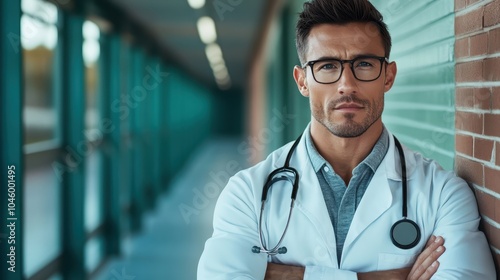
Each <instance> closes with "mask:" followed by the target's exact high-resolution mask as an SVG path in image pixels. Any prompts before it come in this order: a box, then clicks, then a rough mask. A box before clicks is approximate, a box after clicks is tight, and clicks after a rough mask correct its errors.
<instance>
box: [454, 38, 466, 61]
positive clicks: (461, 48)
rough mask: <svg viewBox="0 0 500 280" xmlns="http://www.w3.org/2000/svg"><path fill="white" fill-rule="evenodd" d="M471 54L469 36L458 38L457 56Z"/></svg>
mask: <svg viewBox="0 0 500 280" xmlns="http://www.w3.org/2000/svg"><path fill="white" fill-rule="evenodd" d="M468 56H469V37H465V38H462V39H458V40H457V41H456V42H455V57H456V58H460V57H468Z"/></svg>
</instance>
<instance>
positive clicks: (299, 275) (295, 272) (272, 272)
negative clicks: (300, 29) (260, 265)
mask: <svg viewBox="0 0 500 280" xmlns="http://www.w3.org/2000/svg"><path fill="white" fill-rule="evenodd" d="M304 272H305V268H304V267H301V266H293V265H283V264H275V263H268V264H267V270H266V278H265V280H285V279H286V280H302V279H304Z"/></svg>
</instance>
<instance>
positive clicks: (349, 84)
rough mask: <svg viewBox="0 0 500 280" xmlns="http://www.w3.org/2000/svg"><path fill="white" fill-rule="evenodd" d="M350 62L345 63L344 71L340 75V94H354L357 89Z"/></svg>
mask: <svg viewBox="0 0 500 280" xmlns="http://www.w3.org/2000/svg"><path fill="white" fill-rule="evenodd" d="M350 66H351V65H350V64H349V63H346V64H344V71H342V75H341V76H340V79H339V81H338V82H337V83H338V89H337V90H338V92H339V93H340V94H352V93H356V91H357V84H356V78H355V77H354V73H353V72H352V69H351V67H350Z"/></svg>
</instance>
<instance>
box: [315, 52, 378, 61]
mask: <svg viewBox="0 0 500 280" xmlns="http://www.w3.org/2000/svg"><path fill="white" fill-rule="evenodd" d="M367 56H376V57H379V56H380V55H377V54H374V53H360V54H356V55H355V56H353V57H352V58H350V59H356V58H358V57H367ZM328 59H337V60H349V59H342V58H340V57H338V56H321V57H319V58H317V59H313V60H312V61H316V60H328Z"/></svg>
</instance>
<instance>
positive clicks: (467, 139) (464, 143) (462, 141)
mask: <svg viewBox="0 0 500 280" xmlns="http://www.w3.org/2000/svg"><path fill="white" fill-rule="evenodd" d="M473 143H474V139H473V138H472V136H469V135H464V134H455V149H456V150H457V152H460V153H462V154H466V155H468V156H471V157H472V156H473V147H474V146H473Z"/></svg>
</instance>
